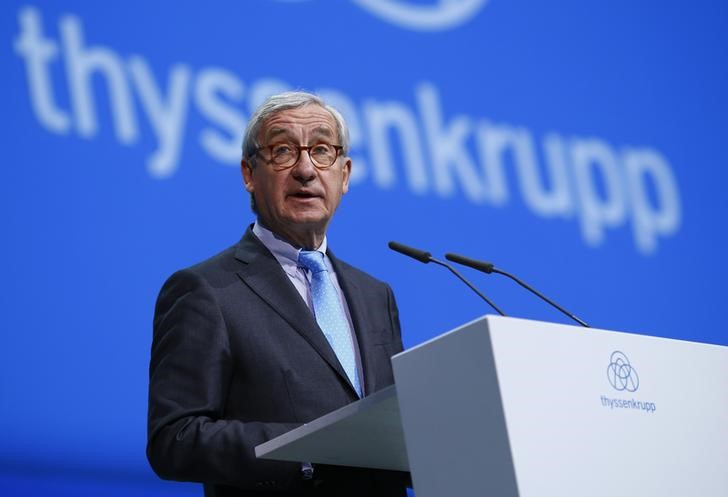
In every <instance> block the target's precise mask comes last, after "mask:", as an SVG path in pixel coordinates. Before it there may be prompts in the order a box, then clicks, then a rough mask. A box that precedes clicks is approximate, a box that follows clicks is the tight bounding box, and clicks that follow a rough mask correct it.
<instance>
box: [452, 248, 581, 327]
mask: <svg viewBox="0 0 728 497" xmlns="http://www.w3.org/2000/svg"><path fill="white" fill-rule="evenodd" d="M445 258H446V259H447V260H449V261H452V262H456V263H458V264H462V265H464V266H468V267H471V268H473V269H477V270H478V271H482V272H484V273H487V274H491V273H497V274H502V275H503V276H505V277H507V278H510V279H512V280H513V281H515V282H516V283H518V284H519V285H521V286H522V287H523V288H525V289H526V290H528V291H529V292H531V293H533V294H534V295H536V296H537V297H539V298H540V299H541V300H543V301H544V302H546V303H547V304H549V305H551V306H552V307H554V308H556V309H558V310H559V311H560V312H561V313H563V314H564V315H566V316H568V317H569V318H571V319H573V320H574V321H576V322H577V323H579V324H580V325H582V326H583V327H585V328H590V326H589V325H588V324H587V323H586V322H585V321H584V320H582V319H579V318H578V317H576V316H575V315H574V314H572V313H571V312H569V311H567V310H566V309H564V308H563V307H561V306H560V305H559V304H557V303H556V302H554V301H553V300H551V299H550V298H548V297H547V296H545V295H544V294H542V293H541V292H539V291H538V290H536V289H535V288H533V287H532V286H530V285H528V284H527V283H525V282H524V281H521V280H520V279H519V278H517V277H516V276H514V275H512V274H511V273H508V272H506V271H503V270H502V269H498V268H497V267H495V266H494V265H493V264H492V263H490V262H485V261H479V260H477V259H471V258H470V257H465V256H462V255H458V254H453V253H448V254H445Z"/></svg>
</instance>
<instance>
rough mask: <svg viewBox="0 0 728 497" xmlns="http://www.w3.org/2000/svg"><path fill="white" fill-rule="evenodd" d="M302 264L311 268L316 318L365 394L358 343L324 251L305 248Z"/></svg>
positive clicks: (356, 384) (312, 295)
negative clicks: (355, 341) (354, 338)
mask: <svg viewBox="0 0 728 497" xmlns="http://www.w3.org/2000/svg"><path fill="white" fill-rule="evenodd" d="M298 263H299V265H300V266H301V267H303V268H305V269H308V270H309V271H311V297H312V299H311V300H313V311H314V315H315V316H316V322H317V323H318V325H319V327H320V328H321V330H322V331H323V332H324V336H326V340H328V341H329V344H330V345H331V348H332V349H334V352H335V353H336V357H338V358H339V362H340V363H341V366H342V367H343V368H344V371H345V372H346V375H347V376H348V377H349V381H351V384H352V385H354V389H355V390H356V392H357V393H358V394H359V397H361V385H360V383H359V375H358V374H357V370H356V357H355V356H354V343H353V341H352V336H351V333H350V330H349V322H348V321H347V319H346V315H345V314H344V310H343V309H342V308H341V302H340V301H339V295H338V294H337V292H336V288H334V284H333V283H332V282H331V278H329V271H328V269H326V263H325V262H324V254H323V253H321V252H318V251H308V250H301V252H300V253H299V254H298Z"/></svg>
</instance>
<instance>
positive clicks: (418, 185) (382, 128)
mask: <svg viewBox="0 0 728 497" xmlns="http://www.w3.org/2000/svg"><path fill="white" fill-rule="evenodd" d="M364 117H365V120H366V123H367V131H368V135H369V151H370V158H371V161H372V172H373V173H374V177H373V179H374V182H375V183H376V184H377V185H378V186H379V187H380V188H392V187H393V186H394V184H395V172H394V171H395V167H394V161H393V160H392V148H391V143H390V141H389V137H390V136H391V131H392V130H396V131H397V135H398V136H399V138H400V144H401V149H402V158H403V160H404V166H405V170H406V172H407V182H408V184H409V187H410V189H411V190H412V191H413V192H414V193H419V194H421V193H424V192H426V191H427V184H428V183H427V171H426V170H425V161H424V157H423V155H422V145H421V144H420V137H419V134H418V133H417V120H416V119H415V116H414V115H413V114H412V112H411V111H410V110H409V109H408V108H407V107H405V106H404V105H402V104H399V103H397V102H374V101H371V100H370V101H368V102H365V103H364Z"/></svg>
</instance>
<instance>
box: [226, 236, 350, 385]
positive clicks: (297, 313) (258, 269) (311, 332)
mask: <svg viewBox="0 0 728 497" xmlns="http://www.w3.org/2000/svg"><path fill="white" fill-rule="evenodd" d="M235 258H236V259H237V260H239V261H240V262H242V263H243V264H244V265H243V267H242V269H241V270H240V271H238V273H237V274H238V276H239V277H240V279H241V280H242V281H243V282H244V283H245V284H246V285H248V287H250V289H251V290H252V291H253V292H255V293H256V294H257V295H258V296H259V297H260V298H261V299H263V300H264V301H265V302H266V303H267V304H268V305H269V306H270V307H271V308H273V310H275V311H276V312H277V313H278V314H280V316H281V317H282V318H283V319H284V320H285V321H286V322H287V323H288V324H289V325H290V326H291V327H292V328H293V329H294V330H296V331H297V332H298V333H299V334H300V335H301V336H302V337H303V338H304V339H305V340H306V341H307V342H308V343H309V345H311V347H313V348H314V350H316V352H318V354H319V355H320V356H321V357H322V358H323V360H324V361H326V362H327V363H328V364H329V366H331V368H332V369H334V371H336V373H337V374H339V376H341V377H342V379H343V380H344V381H346V382H347V383H349V379H348V378H347V376H346V373H345V372H344V369H343V368H342V367H341V364H340V363H339V360H338V358H337V357H336V354H335V353H334V351H333V349H332V348H331V346H330V345H329V342H327V341H326V337H324V334H323V332H322V331H321V328H319V326H318V324H316V320H315V319H314V317H313V314H311V310H310V309H309V308H308V306H307V305H306V303H305V302H304V301H303V299H301V296H300V294H299V293H298V291H297V290H296V287H294V286H293V283H291V280H290V279H288V276H287V275H286V273H285V272H284V271H283V269H282V268H281V266H280V264H278V261H277V260H276V259H275V257H273V255H272V254H271V253H270V252H269V251H268V249H267V248H266V247H265V245H263V244H262V243H261V242H260V241H259V240H258V239H257V238H256V237H255V235H253V233H252V231H251V230H250V229H248V231H247V232H246V233H245V236H243V238H242V240H240V243H238V246H237V248H236V251H235ZM349 385H351V384H350V383H349ZM351 389H352V391H353V387H351Z"/></svg>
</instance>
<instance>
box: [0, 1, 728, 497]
mask: <svg viewBox="0 0 728 497" xmlns="http://www.w3.org/2000/svg"><path fill="white" fill-rule="evenodd" d="M0 10H1V11H2V15H1V16H0V39H2V40H4V42H3V44H2V46H3V48H2V49H1V50H0V60H1V63H2V66H1V67H2V68H3V71H2V72H3V75H4V76H3V89H4V91H3V96H2V100H3V108H4V109H6V112H5V115H6V120H5V121H4V122H3V123H2V130H3V132H2V135H3V137H4V139H3V148H4V158H5V160H4V163H3V165H2V167H1V168H0V171H1V173H0V174H2V178H1V179H0V189H1V191H0V203H1V206H2V212H3V223H2V231H3V243H2V244H1V245H0V250H1V251H2V256H3V260H4V261H5V264H4V271H3V274H4V284H3V285H2V297H1V300H0V302H1V303H2V317H3V346H2V347H0V354H1V355H0V358H1V359H2V361H1V362H0V364H1V365H0V368H1V369H2V376H1V378H2V380H1V381H2V383H1V385H2V409H1V410H0V422H1V423H2V425H3V427H4V428H3V430H2V434H1V435H0V494H2V495H15V494H18V495H97V494H103V495H110V494H111V493H113V491H117V492H118V494H119V495H147V494H149V495H152V494H154V495H164V494H166V493H169V494H170V495H172V494H174V495H182V494H185V493H187V494H198V493H199V492H200V490H199V487H197V486H193V485H184V484H171V483H162V482H158V481H157V480H156V478H155V477H154V476H153V475H152V474H151V470H150V469H149V468H148V466H147V463H146V459H145V456H144V444H145V417H146V395H147V363H148V356H149V346H150V342H151V318H152V311H153V305H154V300H155V297H156V293H157V291H158V289H159V287H160V285H161V284H162V282H163V281H164V279H165V278H166V277H167V276H168V275H169V274H170V273H171V272H172V271H174V270H175V269H178V268H180V267H183V266H186V265H189V264H192V263H194V262H196V261H199V260H201V259H203V258H205V257H207V256H209V255H211V254H213V253H215V252H216V251H218V250H220V249H222V248H224V247H226V246H228V245H230V244H232V243H234V242H235V241H237V240H238V239H239V237H240V236H241V235H242V233H243V231H244V229H245V227H246V226H247V224H248V223H250V222H252V220H253V217H252V215H251V213H250V211H249V208H248V199H247V194H246V193H245V191H244V189H243V188H242V182H241V178H240V171H239V166H238V162H239V155H240V153H239V149H240V142H241V136H242V131H243V129H244V126H245V123H246V119H247V117H248V116H249V115H250V112H251V109H254V108H255V107H256V106H257V104H258V103H259V102H261V101H262V99H263V98H265V96H267V95H268V94H270V93H272V92H275V91H279V90H283V89H294V88H302V89H308V90H313V91H316V92H320V93H321V94H322V95H324V96H325V97H327V98H329V99H330V101H331V102H332V103H334V104H335V105H336V106H338V107H339V108H340V109H341V110H342V112H343V113H344V114H345V115H346V117H347V118H348V120H349V122H350V125H351V132H352V151H351V155H352V157H353V160H354V171H353V174H354V176H353V178H352V182H353V184H352V188H351V189H350V191H349V193H348V194H347V195H346V196H345V198H344V201H343V203H342V207H341V208H340V210H339V213H338V214H337V217H336V218H335V220H334V222H333V224H332V226H331V229H330V232H329V242H330V245H331V246H332V248H333V249H334V250H335V251H336V253H337V254H338V255H339V256H340V257H342V258H344V259H345V260H347V261H349V262H351V263H352V264H355V265H357V266H359V267H362V268H363V269H365V270H367V271H368V272H370V273H372V274H374V275H376V276H378V277H380V278H381V279H384V280H386V281H388V282H390V283H391V284H392V286H393V287H394V290H395V292H396V295H397V298H398V302H399V306H400V311H401V319H402V325H403V330H404V340H405V345H406V346H412V345H414V344H417V343H419V342H422V341H423V340H425V339H428V338H430V337H433V336H435V335H437V334H440V333H442V332H444V331H447V330H448V329H450V328H452V327H454V326H456V325H458V324H460V323H463V322H465V321H467V320H470V319H472V318H474V317H476V316H479V315H481V314H484V313H487V312H491V311H490V310H489V309H488V308H487V307H486V306H485V305H484V304H483V303H482V302H481V301H480V300H479V299H478V298H477V297H476V296H475V295H473V294H472V293H471V292H470V291H469V290H467V289H466V288H465V287H464V286H462V285H461V284H460V283H459V282H458V281H456V280H455V279H454V278H452V276H451V275H449V274H448V273H447V272H446V271H445V270H443V269H442V268H438V267H431V266H424V265H421V264H419V263H417V262H415V261H412V260H409V259H405V258H404V257H402V256H400V255H398V254H395V253H393V252H391V251H389V250H388V249H387V247H386V242H387V241H389V240H391V239H394V240H398V241H401V242H404V243H408V244H411V245H414V246H418V247H422V248H425V249H427V250H430V251H431V252H432V253H433V254H434V255H435V256H442V254H444V253H445V252H448V251H454V252H461V253H464V254H466V255H470V256H473V257H478V258H482V259H487V260H491V261H493V262H495V263H496V264H497V265H498V266H500V267H502V268H503V269H506V270H510V271H512V272H515V273H516V274H518V275H519V276H521V277H522V278H523V279H525V280H526V281H528V282H530V283H532V284H534V285H535V286H536V287H537V288H539V289H540V290H542V291H543V292H544V293H546V294H547V295H550V296H552V297H553V298H554V299H555V300H557V301H558V302H560V303H562V304H563V305H565V306H566V307H567V308H569V309H570V310H572V311H574V312H575V313H576V314H578V315H579V316H580V317H582V318H584V319H585V320H586V321H588V322H589V323H590V324H592V325H594V326H596V327H600V328H607V329H615V330H623V331H629V332H637V333H644V334H650V335H658V336H664V337H672V338H679V339H685V340H694V341H701V342H708V343H715V344H722V345H727V344H728V335H727V334H726V332H725V326H724V324H723V320H722V319H721V318H722V308H723V305H724V298H725V292H724V291H723V290H722V287H721V283H722V282H724V281H725V280H726V276H728V274H727V273H728V271H727V270H726V267H727V266H726V264H725V262H724V253H725V251H726V249H728V240H727V239H726V224H725V221H724V216H725V215H726V213H728V209H726V207H727V204H726V196H725V194H724V191H723V190H724V188H725V186H724V185H725V183H726V180H727V179H728V174H727V173H726V166H728V151H727V149H726V139H727V138H728V136H726V129H727V128H726V124H725V114H726V112H727V111H728V105H727V104H728V97H727V93H726V91H725V89H726V88H727V87H728V65H726V60H728V59H727V57H726V56H727V55H728V53H727V52H728V6H727V4H725V2H718V1H716V2H710V1H707V0H706V1H696V2H692V3H690V4H689V5H686V4H685V3H684V2H677V1H673V2H664V1H660V2H658V1H640V2H634V1H630V2H627V1H617V2H580V1H562V2H523V1H518V0H512V1H506V0H489V1H484V0H455V1H452V0H451V1H445V0H441V1H439V2H438V1H434V0H429V1H425V0H419V1H416V0H353V1H348V2H343V1H341V2H326V1H323V0H300V1H292V0H289V1H283V0H255V1H249V2H234V1H208V2H205V3H204V4H202V3H194V2H119V3H115V4H111V5H109V4H108V3H107V2H79V1H67V2H63V5H62V6H61V5H59V4H58V3H57V2H47V3H42V2H35V3H26V2H17V1H15V0H10V1H6V2H4V3H3V6H2V7H0ZM463 272H464V274H466V275H467V276H468V277H470V278H472V280H473V281H474V282H475V283H476V284H477V285H478V286H479V287H480V288H481V289H483V290H484V291H485V292H486V293H487V294H488V295H489V296H491V298H493V300H495V301H496V303H498V304H499V305H500V306H501V307H502V308H503V309H504V310H505V311H506V313H509V314H511V315H515V316H520V317H528V318H533V319H540V320H550V321H558V322H568V321H567V320H565V319H564V318H563V317H562V316H560V315H559V314H557V313H556V312H555V311H553V310H551V309H550V308H548V307H547V306H546V305H545V304H542V303H541V302H539V301H537V300H536V299H535V298H534V297H532V296H530V295H528V294H526V293H525V292H524V291H523V290H522V289H520V288H519V287H517V286H516V285H514V284H512V283H511V282H509V281H507V280H504V279H499V277H496V276H487V277H486V276H485V275H480V274H478V273H474V272H472V271H470V270H464V271H463ZM523 346H524V347H528V346H529V345H528V344H527V343H524V344H523ZM681 366H686V365H681ZM688 366H689V365H688ZM723 380H725V379H723ZM18 489H22V491H19V490H18Z"/></svg>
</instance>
